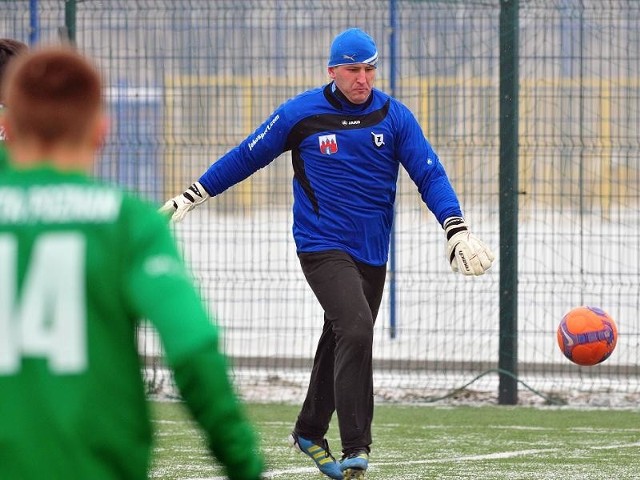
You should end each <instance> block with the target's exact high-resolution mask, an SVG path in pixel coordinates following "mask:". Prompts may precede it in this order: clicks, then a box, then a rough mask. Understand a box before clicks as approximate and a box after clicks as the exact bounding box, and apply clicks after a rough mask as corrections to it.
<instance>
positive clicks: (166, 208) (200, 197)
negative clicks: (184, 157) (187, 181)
mask: <svg viewBox="0 0 640 480" xmlns="http://www.w3.org/2000/svg"><path fill="white" fill-rule="evenodd" d="M209 197H210V195H209V194H208V193H207V191H206V190H205V189H204V187H203V186H202V185H201V184H200V182H195V183H193V184H191V186H190V187H189V188H187V189H186V190H185V191H184V193H181V194H180V195H178V196H176V197H173V198H172V199H171V200H168V201H167V202H165V204H164V205H163V206H162V207H160V210H159V211H160V213H162V214H164V215H166V216H171V220H172V221H174V222H180V221H182V219H183V218H184V217H185V216H186V215H187V213H189V212H190V211H191V210H193V208H194V207H195V206H196V205H200V204H201V203H204V202H205V201H206V200H207V199H208V198H209Z"/></svg>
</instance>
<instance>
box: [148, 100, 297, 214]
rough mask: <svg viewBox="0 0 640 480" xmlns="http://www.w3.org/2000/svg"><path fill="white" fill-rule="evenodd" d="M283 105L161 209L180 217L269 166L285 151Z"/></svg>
mask: <svg viewBox="0 0 640 480" xmlns="http://www.w3.org/2000/svg"><path fill="white" fill-rule="evenodd" d="M286 123H287V122H286V121H285V114H284V108H283V106H280V107H279V108H278V109H277V110H276V111H275V112H273V113H272V114H271V116H269V118H268V119H267V120H265V121H264V123H263V124H262V125H260V126H259V127H258V128H257V129H256V130H255V131H254V132H253V133H252V134H251V135H249V136H248V137H247V138H245V139H244V140H243V141H242V142H241V143H240V144H239V145H238V146H236V147H235V148H232V149H231V150H229V151H228V152H227V153H225V154H224V155H223V156H222V157H220V158H219V159H218V160H217V161H216V162H214V163H213V164H211V166H210V167H209V168H208V169H207V171H206V172H204V173H203V174H202V176H201V177H200V178H199V179H198V181H196V182H194V183H193V184H192V185H191V186H190V187H189V188H188V189H187V190H185V191H184V192H183V193H182V194H180V195H177V196H175V197H173V198H171V199H169V200H168V201H167V202H165V204H164V205H163V206H162V207H161V208H160V213H162V214H164V215H166V216H169V215H170V216H171V219H172V220H173V221H174V222H179V221H181V220H182V219H183V218H184V217H185V215H186V214H187V213H188V212H190V211H191V210H193V208H194V207H196V206H197V205H200V204H201V203H204V202H205V201H206V200H207V199H208V198H209V197H213V196H216V195H219V194H221V193H222V192H224V191H225V190H227V189H228V188H230V187H232V186H233V185H236V184H237V183H240V182H241V181H242V180H244V179H246V178H247V177H249V176H250V175H252V174H253V173H255V172H257V171H258V170H260V169H261V168H263V167H265V166H267V165H268V164H269V163H271V162H272V161H273V160H275V159H276V158H277V157H278V156H279V155H280V154H282V153H283V152H284V149H285V144H286V140H287V136H288V133H289V127H288V126H287V124H286Z"/></svg>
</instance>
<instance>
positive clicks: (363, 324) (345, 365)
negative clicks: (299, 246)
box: [295, 250, 386, 452]
mask: <svg viewBox="0 0 640 480" xmlns="http://www.w3.org/2000/svg"><path fill="white" fill-rule="evenodd" d="M298 256H299V258H300V264H301V266H302V271H303V272H304V275H305V277H306V279H307V282H308V283H309V286H310V287H311V289H312V290H313V292H314V294H315V295H316V298H317V299H318V301H319V302H320V305H321V306H322V308H323V309H324V327H323V329H322V335H321V336H320V340H319V342H318V348H317V350H316V356H315V359H314V362H313V369H312V371H311V379H310V382H309V389H308V391H307V397H306V399H305V401H304V404H303V405H302V410H301V411H300V414H299V416H298V421H297V422H296V426H295V431H296V432H297V433H298V434H299V435H301V436H303V437H305V438H308V439H320V438H323V437H324V436H325V434H326V433H327V430H328V428H329V422H330V420H331V416H332V415H333V412H334V411H336V413H337V416H338V425H339V428H340V438H341V440H342V449H343V452H346V451H349V450H351V449H353V448H358V447H367V448H368V447H369V445H370V444H371V421H372V419H373V367H372V346H373V325H374V323H375V320H376V317H377V315H378V309H379V307H380V301H381V299H382V292H383V290H384V281H385V276H386V265H383V266H371V265H366V264H363V263H359V262H356V261H354V260H353V259H352V258H351V256H350V255H348V254H347V253H345V252H342V251H339V250H330V251H326V252H317V253H301V254H299V255H298Z"/></svg>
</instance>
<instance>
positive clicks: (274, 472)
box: [189, 442, 640, 480]
mask: <svg viewBox="0 0 640 480" xmlns="http://www.w3.org/2000/svg"><path fill="white" fill-rule="evenodd" d="M634 447H640V442H634V443H623V444H616V445H599V446H592V447H587V449H588V450H614V449H618V448H634ZM557 450H558V449H557V448H539V449H530V450H515V451H512V452H500V453H489V454H486V455H469V456H466V457H452V458H433V459H428V460H409V461H403V462H402V463H403V465H425V464H430V463H448V462H469V461H478V460H497V459H504V458H514V457H523V456H526V455H540V454H544V453H551V452H555V451H557ZM394 464H395V463H394V462H376V463H375V464H374V465H372V468H371V469H370V470H375V466H376V465H394ZM315 472H317V470H316V469H315V468H290V469H283V470H270V471H268V472H265V473H264V474H263V476H264V478H275V477H279V476H280V475H291V474H297V473H315ZM226 479H227V477H208V478H193V479H189V480H226Z"/></svg>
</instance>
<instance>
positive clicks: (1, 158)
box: [0, 140, 9, 172]
mask: <svg viewBox="0 0 640 480" xmlns="http://www.w3.org/2000/svg"><path fill="white" fill-rule="evenodd" d="M8 163H9V152H7V149H6V148H5V146H4V142H3V141H2V140H0V172H1V171H3V170H4V169H5V168H6V167H7V165H8Z"/></svg>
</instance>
